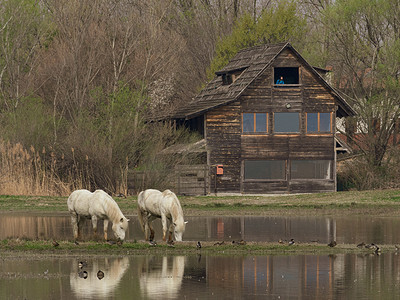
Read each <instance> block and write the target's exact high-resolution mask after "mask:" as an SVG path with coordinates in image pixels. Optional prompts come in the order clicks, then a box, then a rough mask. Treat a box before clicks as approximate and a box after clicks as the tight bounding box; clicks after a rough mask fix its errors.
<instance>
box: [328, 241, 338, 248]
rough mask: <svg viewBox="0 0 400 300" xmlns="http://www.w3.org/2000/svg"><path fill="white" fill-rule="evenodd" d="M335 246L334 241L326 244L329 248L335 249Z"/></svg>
mask: <svg viewBox="0 0 400 300" xmlns="http://www.w3.org/2000/svg"><path fill="white" fill-rule="evenodd" d="M336 245H337V243H336V241H332V242H330V243H329V244H328V246H329V247H335V246H336Z"/></svg>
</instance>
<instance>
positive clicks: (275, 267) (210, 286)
mask: <svg viewBox="0 0 400 300" xmlns="http://www.w3.org/2000/svg"><path fill="white" fill-rule="evenodd" d="M87 262H88V266H87V269H86V270H87V272H88V278H87V279H83V278H79V276H78V270H79V269H78V260H76V259H58V258H42V259H41V258H39V257H36V258H35V259H20V258H19V259H12V258H11V259H10V258H3V259H1V260H0V299H154V298H158V299H167V298H168V299H185V298H186V299H209V298H220V299H248V298H251V299H278V298H280V299H292V298H293V299H399V298H400V288H399V287H400V255H397V253H395V252H392V253H383V254H382V255H379V256H378V255H375V254H366V255H364V254H363V255H356V254H339V255H333V256H332V255H331V256H328V255H284V256H281V255H276V256H271V255H269V256H251V255H248V256H205V255H203V256H201V257H200V256H187V257H184V256H175V257H171V256H168V257H167V256H163V257H160V256H155V255H147V256H146V255H143V256H129V257H128V256H126V257H105V258H104V257H100V256H98V257H93V258H91V259H90V260H88V261H87ZM99 269H101V270H103V271H104V274H105V276H104V278H103V279H102V280H99V279H98V278H97V277H96V274H97V271H98V270H99Z"/></svg>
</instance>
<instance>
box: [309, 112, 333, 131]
mask: <svg viewBox="0 0 400 300" xmlns="http://www.w3.org/2000/svg"><path fill="white" fill-rule="evenodd" d="M309 114H317V131H308V115H309ZM321 114H329V131H321ZM305 121H306V124H305V130H306V133H307V134H332V133H333V129H332V127H333V113H332V112H306V117H305Z"/></svg>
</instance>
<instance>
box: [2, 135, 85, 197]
mask: <svg viewBox="0 0 400 300" xmlns="http://www.w3.org/2000/svg"><path fill="white" fill-rule="evenodd" d="M63 160H64V155H61V156H60V157H59V158H57V156H56V154H55V153H54V151H50V153H47V151H46V149H45V148H43V149H42V150H41V151H37V150H36V149H35V148H34V147H30V149H29V150H27V149H25V148H24V147H23V146H22V145H21V144H19V143H17V144H11V143H9V142H4V141H0V193H1V194H7V195H42V196H55V195H59V196H66V195H69V194H70V193H71V191H73V190H75V189H78V188H82V187H85V188H90V183H89V182H90V181H89V180H87V179H86V178H87V177H88V175H89V172H88V169H89V167H88V163H87V164H86V165H83V166H80V165H79V164H78V163H76V162H74V163H73V164H72V165H71V166H70V167H67V168H63V170H62V171H61V170H60V169H59V165H62V163H61V162H62V161H63ZM67 165H68V164H67Z"/></svg>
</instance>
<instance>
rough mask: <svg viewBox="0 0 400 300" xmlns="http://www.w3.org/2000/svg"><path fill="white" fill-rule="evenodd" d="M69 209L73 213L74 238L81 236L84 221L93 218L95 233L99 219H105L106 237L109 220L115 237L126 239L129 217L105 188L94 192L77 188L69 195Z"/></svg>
mask: <svg viewBox="0 0 400 300" xmlns="http://www.w3.org/2000/svg"><path fill="white" fill-rule="evenodd" d="M67 204H68V210H69V212H70V214H71V221H72V227H73V231H74V239H75V240H77V239H78V238H80V234H81V231H82V225H83V221H84V220H85V219H92V225H93V231H94V235H95V236H96V235H97V220H98V219H102V220H104V239H105V240H107V228H108V221H111V222H112V224H113V225H112V230H113V231H114V234H115V237H116V238H117V239H119V240H121V241H123V240H124V239H125V231H126V230H127V228H128V221H129V219H127V218H125V216H124V215H123V214H122V212H121V210H120V209H119V207H118V204H117V202H115V201H114V199H113V198H112V197H111V196H110V195H108V194H107V193H106V192H104V191H103V190H96V191H95V192H94V193H91V192H89V191H88V190H76V191H74V192H72V193H71V195H70V196H69V197H68V201H67Z"/></svg>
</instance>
